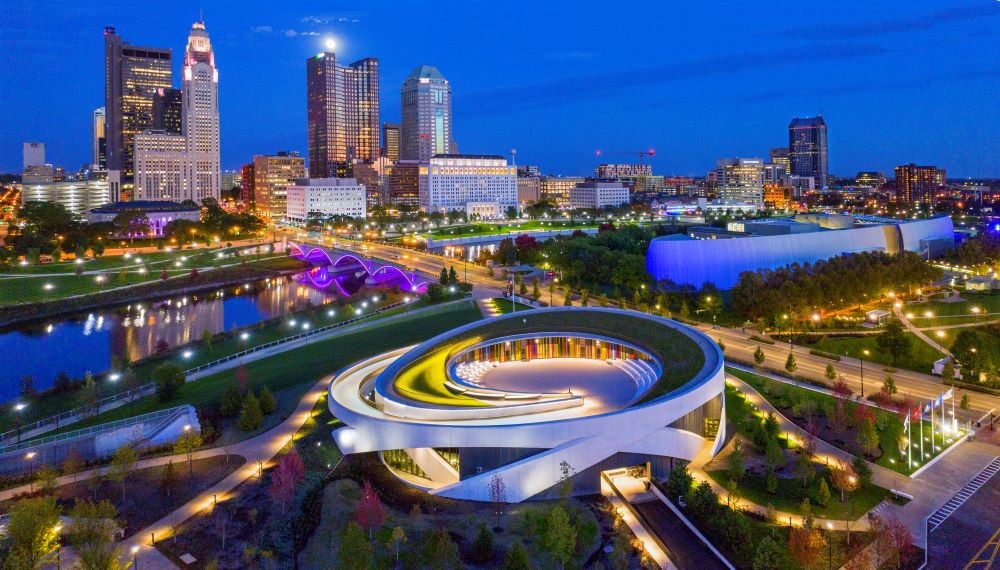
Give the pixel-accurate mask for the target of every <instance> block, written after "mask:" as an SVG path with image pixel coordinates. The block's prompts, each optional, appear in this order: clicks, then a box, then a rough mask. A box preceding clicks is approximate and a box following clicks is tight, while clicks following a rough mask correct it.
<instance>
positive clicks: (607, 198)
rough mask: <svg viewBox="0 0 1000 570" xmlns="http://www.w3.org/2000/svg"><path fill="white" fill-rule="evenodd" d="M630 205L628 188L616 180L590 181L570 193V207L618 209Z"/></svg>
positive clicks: (578, 185) (575, 187)
mask: <svg viewBox="0 0 1000 570" xmlns="http://www.w3.org/2000/svg"><path fill="white" fill-rule="evenodd" d="M628 203H629V192H628V186H627V185H626V184H625V183H624V182H619V181H615V180H588V181H586V182H581V183H579V184H577V185H576V186H574V187H573V188H572V189H571V190H570V191H569V207H570V208H572V209H574V210H575V209H577V208H583V209H588V210H589V209H593V208H597V209H600V208H605V207H610V208H617V207H619V206H621V205H622V204H628Z"/></svg>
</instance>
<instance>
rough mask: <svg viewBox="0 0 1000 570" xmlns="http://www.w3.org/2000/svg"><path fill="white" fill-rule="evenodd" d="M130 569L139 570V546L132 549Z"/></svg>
mask: <svg viewBox="0 0 1000 570" xmlns="http://www.w3.org/2000/svg"><path fill="white" fill-rule="evenodd" d="M132 568H133V570H139V545H136V546H133V547H132Z"/></svg>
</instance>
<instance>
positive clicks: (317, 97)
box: [306, 52, 380, 178]
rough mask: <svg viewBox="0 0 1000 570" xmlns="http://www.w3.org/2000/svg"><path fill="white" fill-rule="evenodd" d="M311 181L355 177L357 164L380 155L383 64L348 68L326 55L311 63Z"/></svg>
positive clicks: (308, 76) (370, 62) (308, 78)
mask: <svg viewBox="0 0 1000 570" xmlns="http://www.w3.org/2000/svg"><path fill="white" fill-rule="evenodd" d="M306 97H307V116H308V137H309V141H308V143H309V177H310V178H329V177H337V176H348V175H350V174H352V171H353V168H352V167H351V165H352V164H353V163H354V161H361V162H374V161H375V160H377V159H378V157H379V128H380V124H379V65H378V59H376V58H373V57H369V58H365V59H362V60H360V61H356V62H354V63H352V64H350V65H347V66H343V65H340V64H339V63H337V55H336V54H334V53H330V52H324V53H321V54H319V55H317V56H314V57H310V58H309V59H307V60H306Z"/></svg>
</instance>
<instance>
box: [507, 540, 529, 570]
mask: <svg viewBox="0 0 1000 570" xmlns="http://www.w3.org/2000/svg"><path fill="white" fill-rule="evenodd" d="M501 569H502V570H531V560H530V559H529V558H528V551H527V550H525V549H524V545H523V544H521V543H520V542H515V543H514V546H511V547H510V550H508V551H507V556H506V558H504V561H503V566H501Z"/></svg>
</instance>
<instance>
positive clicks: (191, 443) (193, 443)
mask: <svg viewBox="0 0 1000 570" xmlns="http://www.w3.org/2000/svg"><path fill="white" fill-rule="evenodd" d="M203 443H205V441H204V439H202V437H201V434H200V433H198V432H197V431H195V430H191V429H188V430H184V432H183V433H182V434H181V436H180V437H178V438H177V441H175V442H174V453H176V454H178V455H181V454H183V455H187V464H188V475H189V476H191V477H194V467H193V466H192V461H193V460H194V452H195V450H197V449H198V448H199V447H201V446H202V444H203Z"/></svg>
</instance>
